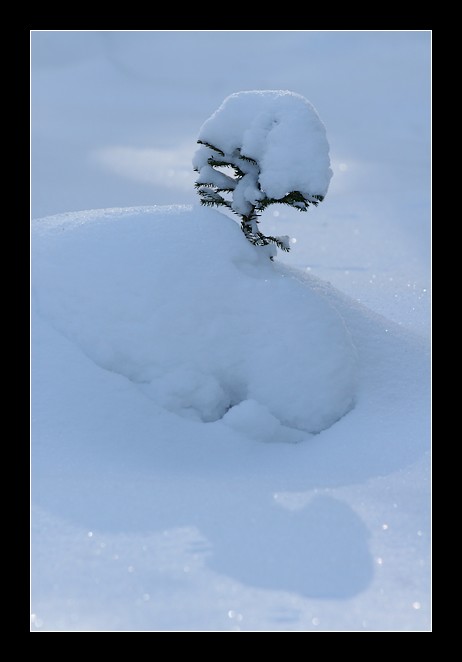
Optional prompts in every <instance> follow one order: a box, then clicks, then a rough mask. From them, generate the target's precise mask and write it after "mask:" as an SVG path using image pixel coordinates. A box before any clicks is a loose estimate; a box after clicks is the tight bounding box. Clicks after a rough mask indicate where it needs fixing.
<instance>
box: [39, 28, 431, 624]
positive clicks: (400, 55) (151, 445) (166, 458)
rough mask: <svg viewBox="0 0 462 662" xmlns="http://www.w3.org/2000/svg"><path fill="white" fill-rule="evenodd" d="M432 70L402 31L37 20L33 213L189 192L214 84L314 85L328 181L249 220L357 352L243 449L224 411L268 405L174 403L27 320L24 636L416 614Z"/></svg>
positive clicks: (423, 47) (424, 612)
mask: <svg viewBox="0 0 462 662" xmlns="http://www.w3.org/2000/svg"><path fill="white" fill-rule="evenodd" d="M212 51H216V52H217V53H218V52H219V54H220V56H219V57H217V58H211V57H210V53H211V52H212ZM192 54H193V55H192ZM223 70H226V76H223ZM430 70H431V68H430V34H429V33H419V32H414V31H413V32H404V31H401V32H396V31H395V32H377V31H373V32H314V31H310V32H221V31H220V32H216V33H215V32H210V33H208V34H207V39H204V35H203V33H201V32H197V33H195V32H165V33H164V32H133V33H131V32H35V33H33V34H32V95H33V98H32V108H33V115H32V140H33V145H32V147H33V149H32V185H33V198H32V205H33V215H34V216H35V217H38V216H45V215H50V214H56V213H60V212H66V211H69V210H78V209H91V208H106V207H115V206H118V207H129V206H134V205H149V204H152V203H153V202H156V203H157V204H172V203H181V204H190V203H195V202H196V201H197V194H196V193H195V191H194V186H193V183H194V178H195V174H194V172H193V171H192V168H191V156H192V154H193V153H194V150H195V149H196V143H195V140H196V137H197V131H198V127H200V126H201V124H202V122H203V121H204V118H206V117H208V116H209V115H210V114H211V113H212V112H213V111H214V110H215V109H216V108H218V106H219V105H220V103H221V102H222V100H223V99H224V98H225V97H226V96H227V95H229V94H231V93H232V92H234V91H235V90H239V89H248V90H251V89H255V88H260V89H287V88H288V89H292V90H295V91H296V92H299V93H300V94H302V95H304V96H305V97H307V98H309V99H311V101H312V102H313V103H314V105H315V106H316V108H317V110H318V111H319V114H320V116H321V117H322V119H323V121H324V122H325V124H326V126H327V128H328V135H329V143H330V147H331V151H330V154H331V167H332V170H333V171H334V175H335V176H334V177H333V178H332V181H331V184H330V186H329V193H328V195H327V196H326V199H325V200H324V202H323V203H322V204H321V205H319V206H318V208H317V209H316V210H315V213H308V214H300V213H298V212H297V211H295V210H292V209H290V208H287V207H283V206H281V207H272V208H271V209H269V210H268V211H267V212H266V213H265V216H264V221H263V222H264V225H265V231H267V232H269V233H271V234H276V235H277V234H288V235H290V236H291V237H293V238H294V239H293V241H294V242H295V240H296V244H295V243H294V246H293V249H292V250H291V252H290V253H287V254H286V253H279V256H278V260H279V263H278V262H275V263H274V266H275V267H276V266H277V267H278V269H279V268H281V269H282V268H283V267H282V265H281V264H280V263H281V262H282V263H284V264H286V265H288V266H286V267H284V268H285V269H286V270H287V271H285V272H284V273H286V274H287V276H286V277H289V275H290V276H294V275H295V276H296V277H297V278H298V279H300V280H303V281H304V282H305V283H306V285H307V286H309V288H310V289H312V290H314V291H316V292H317V293H318V294H320V295H321V296H322V297H323V299H324V300H326V301H328V302H329V303H330V304H331V305H332V307H334V308H335V309H337V310H338V311H339V312H340V314H341V316H342V317H343V319H344V320H345V321H346V324H347V326H348V329H349V331H350V332H351V335H352V337H353V341H354V345H355V346H356V348H357V350H358V355H359V386H358V390H357V398H356V404H355V407H354V408H353V409H352V410H351V411H350V412H349V413H348V414H347V415H346V416H344V417H343V418H341V419H340V420H339V421H338V422H337V423H335V424H334V425H332V426H331V427H330V428H328V429H327V430H324V431H323V432H321V433H320V434H316V435H313V436H312V437H310V438H308V439H307V440H305V441H303V442H302V443H297V444H290V443H261V442H258V441H253V440H249V439H248V438H247V437H245V436H243V435H242V434H238V433H237V432H236V430H235V429H233V427H232V424H233V421H232V416H231V414H232V413H233V412H234V413H235V412H238V413H239V409H240V408H244V410H243V411H241V414H242V418H245V414H246V412H249V411H251V410H252V408H253V409H254V411H253V415H252V418H253V417H257V415H258V410H259V408H260V407H262V408H263V409H264V407H263V405H257V404H254V403H252V402H251V401H249V400H247V401H244V402H243V403H241V404H238V405H236V406H235V407H233V408H232V409H231V410H230V411H229V415H230V418H229V420H228V425H226V424H225V423H224V419H221V420H217V421H215V422H210V423H206V424H205V423H203V422H201V421H194V420H188V419H186V418H183V417H180V416H178V415H177V414H173V413H169V412H168V411H167V410H165V408H163V407H157V405H156V404H155V403H154V402H153V401H152V400H150V399H148V398H147V397H146V396H145V394H144V393H142V391H141V389H140V387H137V386H136V385H134V384H133V383H132V382H130V381H129V380H128V379H126V378H125V377H124V376H122V375H119V374H116V373H111V372H108V371H107V370H103V369H101V368H100V367H99V366H97V365H96V364H95V363H94V361H91V360H89V359H88V358H87V357H86V356H85V355H84V354H83V353H82V351H81V350H80V349H79V348H78V347H77V346H76V344H75V343H73V342H70V341H69V340H67V339H66V338H65V337H64V336H63V335H62V334H61V333H58V332H57V331H56V330H54V329H53V327H52V326H51V324H50V323H49V321H48V320H44V319H42V318H41V317H37V316H35V315H34V320H33V347H34V353H33V364H32V377H33V392H32V394H33V415H34V418H33V482H32V486H33V503H34V515H33V527H34V538H33V594H32V597H33V603H32V607H33V616H32V626H33V629H34V630H35V631H37V632H41V631H42V630H46V631H49V630H53V629H70V630H94V629H109V630H113V629H119V630H131V629H135V630H136V629H141V630H156V629H167V630H172V629H205V630H213V629H218V630H239V629H240V630H252V629H257V630H328V631H332V630H366V631H367V630H374V629H380V630H381V629H387V630H393V629H396V630H410V629H417V630H423V629H427V628H428V627H429V565H428V564H429V533H430V527H429V514H428V508H429V499H428V490H429V458H428V407H429V397H428V392H429V387H428V367H427V365H428V364H427V362H426V361H427V358H426V356H427V353H428V344H427V341H426V340H425V337H426V336H428V333H429V301H430V296H429V291H430V290H429V282H430V278H429V252H430V251H429V218H430V216H429V155H430V151H429V137H430V132H429V116H430V104H429V100H430V80H429V72H430ZM197 71H207V76H205V77H202V78H200V77H199V78H198V76H197ZM84 217H85V215H83V216H82V218H84ZM172 235H175V231H174V228H172ZM85 260H86V256H85V257H83V258H82V269H84V268H85ZM104 262H105V261H104ZM104 262H103V263H102V265H101V269H102V270H104V268H105V266H104ZM132 266H133V265H121V274H122V275H121V276H120V277H119V279H122V281H123V277H124V276H123V274H124V273H125V270H126V271H127V272H128V273H129V272H130V270H131V268H132ZM290 267H296V268H297V269H298V271H294V270H293V269H291V268H290ZM301 272H303V274H302V273H301ZM319 278H321V279H322V281H320V280H318V279H319ZM327 281H329V282H330V283H332V286H333V287H332V286H330V285H329V284H328V282H327ZM144 285H145V284H144V283H143V287H144ZM334 288H338V289H337V290H336V289H334ZM338 290H340V292H339V291H338ZM341 292H343V294H342V293H341ZM345 293H346V294H347V295H348V296H345ZM89 294H91V289H90V291H89ZM350 297H351V298H350ZM359 301H360V303H358V302H359ZM365 306H367V308H366V307H365ZM274 313H275V314H276V313H277V311H274ZM377 313H379V314H380V315H384V316H385V317H381V316H380V315H378V314H377ZM271 416H272V415H271ZM271 420H272V419H271V417H270V415H268V416H267V418H266V424H267V425H268V426H269V425H270V424H271ZM238 424H239V423H238ZM276 427H277V425H276ZM285 430H288V428H286V429H285ZM247 431H249V427H247Z"/></svg>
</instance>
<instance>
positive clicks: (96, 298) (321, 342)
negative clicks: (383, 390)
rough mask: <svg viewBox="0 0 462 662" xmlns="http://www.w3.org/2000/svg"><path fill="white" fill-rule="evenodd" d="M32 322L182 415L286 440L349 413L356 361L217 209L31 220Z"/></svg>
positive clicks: (309, 298)
mask: <svg viewBox="0 0 462 662" xmlns="http://www.w3.org/2000/svg"><path fill="white" fill-rule="evenodd" d="M33 249H34V251H33V256H34V257H33V283H34V294H35V297H36V299H37V302H38V306H39V311H40V312H41V314H42V316H44V317H46V318H48V320H50V321H51V322H52V324H53V326H54V327H55V328H56V329H58V330H59V331H61V332H62V333H63V334H64V335H65V336H67V337H68V338H69V339H71V340H72V341H73V342H75V343H76V344H77V345H78V346H79V347H80V348H81V349H82V350H83V351H84V352H85V354H86V355H87V356H89V357H90V358H91V359H92V360H93V361H94V362H95V363H97V364H98V365H99V366H101V367H103V368H105V369H107V370H110V371H112V372H116V373H119V374H121V375H124V376H125V377H127V378H128V379H129V380H131V382H133V383H134V384H136V386H137V388H139V389H141V390H142V391H143V392H144V393H145V394H146V396H148V397H149V398H151V399H152V400H153V401H154V402H155V403H156V404H157V405H159V406H161V407H163V408H165V409H167V410H169V411H172V412H174V413H176V414H178V415H180V416H182V417H187V418H192V419H196V420H199V421H204V422H210V421H214V420H217V419H220V418H223V421H224V422H225V423H227V424H228V425H229V426H230V427H233V428H234V429H235V430H238V431H239V432H241V433H242V434H244V435H247V436H249V437H251V438H255V439H260V440H272V441H300V440H301V439H302V438H303V433H306V432H311V433H314V432H319V431H320V430H323V429H325V428H327V427H329V426H330V425H332V424H333V423H334V422H335V421H337V420H338V419H339V418H340V417H342V416H343V415H344V414H345V413H346V412H348V411H349V409H350V408H351V407H352V405H353V402H354V397H355V384H356V359H355V349H354V347H353V344H352V341H351V338H350V335H349V332H348V330H347V328H346V326H345V324H344V322H343V320H342V318H341V317H340V315H339V314H338V313H337V312H336V311H335V310H334V309H332V308H331V307H330V306H329V304H327V303H326V301H325V300H323V298H322V297H320V296H319V295H318V294H316V293H315V292H314V291H313V290H312V289H310V288H309V287H307V286H306V284H304V283H301V282H299V280H297V279H296V278H295V277H294V276H291V275H290V273H288V272H287V271H285V270H284V269H283V268H282V267H278V265H277V264H273V263H272V262H270V260H268V258H267V257H265V256H264V255H261V254H259V252H258V249H256V248H255V247H253V246H251V245H250V244H249V243H248V242H247V241H246V240H245V238H244V236H243V235H242V233H241V231H240V229H239V227H238V225H237V224H236V223H235V222H234V221H232V220H231V219H229V218H227V217H226V216H224V215H223V214H220V213H218V212H215V211H212V210H209V209H201V208H191V207H148V208H138V209H135V208H132V209H123V210H103V211H92V212H81V213H75V214H65V215H60V216H55V217H50V218H47V219H41V220H37V221H35V223H34V231H33Z"/></svg>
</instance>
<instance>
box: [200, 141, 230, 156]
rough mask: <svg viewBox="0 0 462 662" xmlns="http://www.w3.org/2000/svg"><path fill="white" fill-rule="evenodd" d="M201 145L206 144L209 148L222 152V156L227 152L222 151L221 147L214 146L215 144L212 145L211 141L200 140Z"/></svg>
mask: <svg viewBox="0 0 462 662" xmlns="http://www.w3.org/2000/svg"><path fill="white" fill-rule="evenodd" d="M197 142H198V143H199V145H204V146H205V147H208V148H209V149H213V151H214V152H218V154H221V156H224V155H225V153H224V152H222V151H221V149H218V147H214V145H211V144H210V143H208V142H206V141H205V140H198V141H197Z"/></svg>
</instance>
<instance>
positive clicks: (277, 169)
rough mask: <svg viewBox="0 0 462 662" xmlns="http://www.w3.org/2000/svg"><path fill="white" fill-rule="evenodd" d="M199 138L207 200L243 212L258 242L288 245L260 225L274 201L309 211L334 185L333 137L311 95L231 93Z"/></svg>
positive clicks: (197, 159) (201, 185) (200, 186)
mask: <svg viewBox="0 0 462 662" xmlns="http://www.w3.org/2000/svg"><path fill="white" fill-rule="evenodd" d="M198 143H199V144H200V147H199V149H198V150H197V152H196V154H195V156H194V159H193V166H194V169H195V170H196V171H197V172H198V173H199V176H198V178H197V180H196V188H197V191H198V193H199V195H200V197H201V203H202V204H204V205H211V206H224V207H228V208H229V209H230V210H231V211H233V212H234V213H236V214H237V215H239V216H240V217H241V228H242V230H243V232H244V234H245V235H246V237H247V239H249V241H251V242H252V243H253V244H255V245H258V246H266V245H268V244H270V243H272V244H276V245H277V246H279V248H282V249H283V250H289V243H288V237H271V236H265V235H263V234H262V233H261V232H260V231H259V230H258V215H259V214H260V213H261V212H262V211H263V210H264V209H265V208H266V207H267V206H268V205H270V204H274V203H282V204H288V205H290V206H292V207H295V208H296V209H298V210H300V211H306V210H307V208H308V206H309V205H310V204H313V205H315V206H316V205H317V204H318V203H319V202H320V201H322V200H323V199H324V196H325V195H326V193H327V189H328V187H329V182H330V179H331V177H332V170H331V169H330V159H329V144H328V142H327V138H326V130H325V127H324V124H323V123H322V122H321V120H320V119H319V116H318V114H317V112H316V110H315V109H314V108H313V106H312V105H311V104H310V103H309V101H307V100H306V99H305V98H304V97H302V96H301V95H299V94H295V93H293V92H288V91H283V90H262V91H251V92H237V93H235V94H231V95H230V96H229V97H227V98H226V99H225V100H224V101H223V103H222V105H221V106H220V108H218V110H217V111H215V113H213V115H212V116H211V117H209V119H208V120H207V121H206V122H205V123H204V124H203V125H202V128H201V130H200V132H199V139H198ZM220 167H221V168H231V170H230V174H225V172H223V171H222V170H221V171H220V170H217V168H220Z"/></svg>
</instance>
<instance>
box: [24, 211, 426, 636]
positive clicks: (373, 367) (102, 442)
mask: <svg viewBox="0 0 462 662" xmlns="http://www.w3.org/2000/svg"><path fill="white" fill-rule="evenodd" d="M173 229H175V230H176V231H175V232H173ZM33 269H34V272H33V284H34V289H33V311H34V317H33V339H34V347H33V439H34V444H33V450H34V456H33V467H34V481H33V503H34V504H35V509H34V516H33V525H34V542H33V616H32V626H33V628H34V629H36V630H37V631H42V630H61V629H64V630H95V629H96V630H98V629H107V630H130V629H135V630H158V629H167V630H168V629H174V630H177V629H186V630H188V629H193V630H195V629H199V630H200V629H202V630H214V629H218V630H222V629H250V630H252V629H257V630H261V629H268V630H287V629H288V630H292V629H293V630H299V629H301V630H306V629H327V630H329V629H336V628H343V629H383V628H385V629H386V628H392V629H394V628H396V629H424V628H426V627H427V626H428V570H427V564H428V546H427V543H426V540H427V534H428V530H427V529H428V516H427V514H426V509H427V507H428V502H427V499H426V497H425V493H426V485H425V484H422V482H421V481H415V480H414V472H415V471H420V470H421V469H415V468H413V467H419V466H420V465H421V464H422V461H423V462H424V464H425V459H424V454H425V449H426V440H427V426H428V421H427V420H426V417H425V416H424V415H423V413H425V405H426V402H427V398H428V374H427V365H426V358H425V357H426V351H425V343H423V342H421V341H420V340H419V339H418V338H415V337H412V336H409V335H408V334H406V333H405V332H403V331H402V330H400V329H399V328H398V327H395V326H394V325H392V324H389V323H388V322H385V321H384V320H383V319H379V318H377V317H375V316H374V315H373V314H371V313H370V312H368V311H367V310H365V309H363V308H360V307H359V306H358V305H357V304H354V303H353V302H352V301H351V300H348V299H346V298H344V297H343V296H342V295H340V294H339V293H338V292H336V291H335V290H333V289H331V288H330V287H329V286H327V285H325V284H322V283H321V282H319V281H317V280H315V279H313V278H312V277H309V276H307V275H306V274H303V273H302V272H300V271H298V270H293V269H290V268H288V267H284V266H283V265H281V264H280V263H271V262H270V261H269V260H268V259H267V258H263V257H262V256H261V254H259V251H258V248H256V247H253V246H251V245H250V244H249V243H248V242H247V241H246V239H245V238H244V236H243V235H242V233H241V231H240V229H239V227H238V225H237V224H236V223H234V222H233V221H231V220H230V219H228V218H227V217H225V216H224V215H222V214H220V213H218V212H216V211H212V210H204V209H202V208H197V209H193V210H191V209H189V208H155V207H152V208H144V209H143V208H141V209H133V208H132V209H126V210H105V211H104V210H100V211H93V212H81V213H73V214H66V215H63V216H57V217H50V218H45V219H39V220H37V221H35V222H34V225H33ZM37 312H38V314H37ZM289 320H290V323H289ZM343 320H344V321H343ZM350 333H351V336H352V338H353V343H354V345H356V347H357V348H358V351H359V357H358V358H359V368H358V369H359V385H358V391H357V403H356V405H355V407H354V408H353V409H352V410H350V411H349V412H348V413H347V414H346V415H345V416H343V417H342V418H339V416H341V414H342V413H344V412H345V411H346V409H348V407H349V406H350V404H351V397H352V394H353V389H354V388H355V385H354V382H355V364H356V358H355V351H354V350H353V344H352V342H351V340H350ZM323 370H325V371H326V374H323ZM336 380H338V381H339V384H333V383H332V382H333V381H336ZM294 385H295V388H294ZM329 385H330V386H331V387H332V391H329V392H327V391H326V388H327V386H329ZM317 391H319V392H320V393H318V392H317ZM308 395H309V397H307V396H308ZM312 398H314V402H315V403H316V406H313V400H312ZM305 408H306V410H305ZM335 419H339V420H337V422H335V423H333V425H331V426H330V427H329V428H327V429H325V430H324V431H323V432H321V433H320V434H316V435H310V434H309V433H306V432H302V430H300V429H297V428H300V427H305V429H306V428H309V429H312V428H313V427H325V426H326V425H327V421H328V420H329V421H330V422H331V423H332V422H333V421H334V420H335ZM268 442H273V443H268ZM274 442H299V443H274ZM385 476H386V482H384V480H385V479H384V478H383V477H385ZM363 485H365V486H366V487H363ZM365 490H366V491H365ZM403 503H405V504H406V508H405V510H404V511H403V512H402V511H401V507H402V505H403ZM398 568H405V570H403V572H404V573H405V575H403V576H401V571H399V570H398ZM345 601H347V603H346V604H345Z"/></svg>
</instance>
